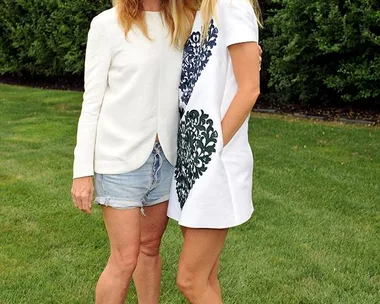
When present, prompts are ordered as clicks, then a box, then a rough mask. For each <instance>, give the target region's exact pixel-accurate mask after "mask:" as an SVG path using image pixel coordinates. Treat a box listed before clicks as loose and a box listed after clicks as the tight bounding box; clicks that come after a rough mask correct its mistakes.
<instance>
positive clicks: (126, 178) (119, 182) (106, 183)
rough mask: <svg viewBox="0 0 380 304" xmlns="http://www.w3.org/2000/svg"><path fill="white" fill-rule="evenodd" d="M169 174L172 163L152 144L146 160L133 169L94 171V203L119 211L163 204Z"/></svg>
mask: <svg viewBox="0 0 380 304" xmlns="http://www.w3.org/2000/svg"><path fill="white" fill-rule="evenodd" d="M173 174H174V167H173V165H171V164H170V163H169V161H168V160H167V159H166V157H165V155H164V152H163V150H162V148H161V146H160V144H159V143H156V144H155V146H154V148H153V151H152V153H151V154H150V156H149V158H148V160H147V161H146V162H145V164H144V165H143V166H141V167H140V168H139V169H137V170H134V171H132V172H128V173H122V174H102V173H95V193H96V195H95V203H97V204H98V205H101V206H107V207H112V208H115V209H120V210H128V209H134V208H144V207H149V206H154V205H157V204H160V203H163V202H165V201H167V200H169V192H170V186H171V182H172V179H173ZM142 212H143V210H142Z"/></svg>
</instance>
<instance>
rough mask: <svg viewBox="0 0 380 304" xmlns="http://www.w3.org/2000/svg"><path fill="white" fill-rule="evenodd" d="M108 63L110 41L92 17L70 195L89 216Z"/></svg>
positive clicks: (98, 21) (109, 61)
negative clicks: (97, 134)
mask: <svg viewBox="0 0 380 304" xmlns="http://www.w3.org/2000/svg"><path fill="white" fill-rule="evenodd" d="M110 64H111V50H110V41H109V39H108V36H107V32H106V28H105V26H104V25H103V23H102V22H101V20H99V18H98V17H95V18H94V20H93V21H92V22H91V28H90V31H89V33H88V39H87V49H86V60H85V93H84V95H83V104H82V112H81V116H80V118H79V123H78V134H77V145H76V147H75V152H74V154H75V158H74V180H73V185H72V188H71V195H72V198H73V200H74V203H75V206H76V207H77V208H78V209H80V210H82V211H84V212H86V213H89V214H90V213H91V204H92V198H93V193H94V186H93V180H92V176H93V175H94V152H95V137H96V129H97V124H98V118H99V113H100V109H101V106H102V103H103V98H104V94H105V91H106V88H107V85H108V84H107V81H108V71H109V67H110Z"/></svg>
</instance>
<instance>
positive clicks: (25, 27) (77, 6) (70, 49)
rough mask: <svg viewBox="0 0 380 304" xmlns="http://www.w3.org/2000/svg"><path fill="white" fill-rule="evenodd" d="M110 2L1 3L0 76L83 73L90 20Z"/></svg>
mask: <svg viewBox="0 0 380 304" xmlns="http://www.w3.org/2000/svg"><path fill="white" fill-rule="evenodd" d="M108 7H110V0H67V1H65V0H2V4H0V74H9V73H17V74H26V75H39V76H64V75H70V74H81V73H83V59H84V58H83V57H84V52H85V45H86V38H87V31H88V28H89V25H90V21H91V19H92V18H93V17H94V16H95V15H96V14H97V13H99V12H101V11H103V10H104V9H106V8H108Z"/></svg>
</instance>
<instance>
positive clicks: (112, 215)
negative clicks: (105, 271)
mask: <svg viewBox="0 0 380 304" xmlns="http://www.w3.org/2000/svg"><path fill="white" fill-rule="evenodd" d="M102 210H103V218H104V223H105V226H106V229H107V233H108V237H109V240H110V247H111V258H112V256H114V257H115V258H117V259H118V260H122V261H127V260H128V261H132V262H133V261H134V260H135V259H137V257H138V253H139V250H140V231H141V229H140V225H141V214H140V209H139V208H134V209H125V210H120V209H114V208H111V207H102Z"/></svg>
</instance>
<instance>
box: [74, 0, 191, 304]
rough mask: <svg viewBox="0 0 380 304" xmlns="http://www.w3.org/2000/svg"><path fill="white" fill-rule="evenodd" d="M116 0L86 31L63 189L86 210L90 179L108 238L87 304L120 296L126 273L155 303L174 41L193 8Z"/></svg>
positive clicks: (175, 70) (177, 54)
mask: <svg viewBox="0 0 380 304" xmlns="http://www.w3.org/2000/svg"><path fill="white" fill-rule="evenodd" d="M115 2H116V3H115V6H114V7H113V8H112V9H110V10H107V11H104V12H103V13H101V14H99V15H98V16H96V17H95V18H94V19H93V21H92V23H91V28H90V31H89V33H88V41H87V51H86V61H85V93H84V98H83V106H82V112H81V116H80V119H79V124H78V135H77V145H76V148H75V159H74V180H73V186H72V197H73V200H74V202H75V206H76V207H78V208H79V209H80V210H82V211H84V212H86V213H91V203H92V199H93V192H94V185H93V179H94V180H95V193H96V195H95V201H96V202H97V203H98V204H99V205H101V206H102V211H103V217H104V222H105V226H106V229H107V232H108V236H109V240H110V247H111V253H110V258H109V260H108V264H107V266H106V268H105V269H104V271H103V273H102V274H101V276H100V278H99V281H98V284H97V287H96V303H98V304H116V303H117V304H119V303H124V301H125V298H126V295H127V291H128V287H129V283H130V280H131V278H132V276H133V280H134V283H135V286H136V289H137V294H138V299H139V303H140V304H144V303H145V304H157V303H158V301H159V292H160V280H161V258H160V255H159V249H160V243H161V237H162V234H163V232H164V230H165V228H166V225H167V221H168V218H167V216H166V212H167V204H168V198H169V189H170V183H171V179H172V175H173V171H174V165H175V162H176V141H177V128H178V119H179V117H178V95H177V91H178V83H179V78H180V73H181V60H182V49H183V44H184V42H185V40H186V38H187V36H188V34H189V31H190V29H191V24H192V21H193V17H194V9H193V8H192V6H191V5H189V4H188V3H186V0H163V1H162V2H161V1H159V0H141V1H134V0H119V1H115ZM177 7H178V8H177Z"/></svg>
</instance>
